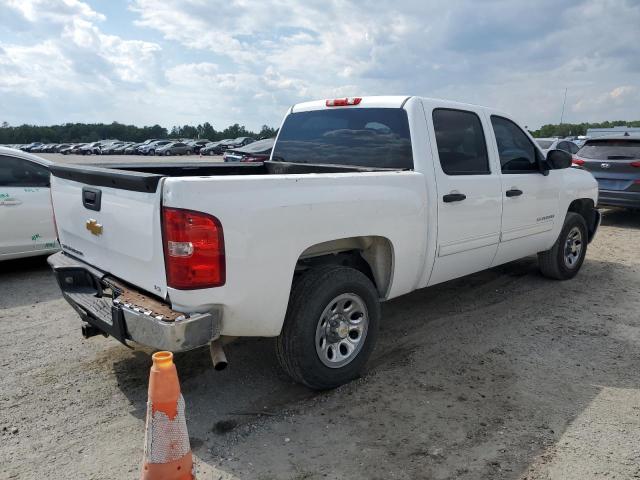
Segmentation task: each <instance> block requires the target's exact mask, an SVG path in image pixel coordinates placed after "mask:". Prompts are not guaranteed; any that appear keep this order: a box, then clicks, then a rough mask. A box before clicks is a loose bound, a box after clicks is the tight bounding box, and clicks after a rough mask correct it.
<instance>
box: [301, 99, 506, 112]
mask: <svg viewBox="0 0 640 480" xmlns="http://www.w3.org/2000/svg"><path fill="white" fill-rule="evenodd" d="M413 97H414V96H413V95H388V96H369V97H357V98H361V99H362V100H361V101H360V102H359V103H358V105H357V107H373V108H376V107H377V108H402V107H403V105H404V104H405V103H406V102H407V100H409V99H410V98H413ZM340 98H345V97H340ZM349 98H354V97H349ZM416 98H420V99H421V100H423V101H426V102H436V103H438V104H446V105H448V106H450V107H452V108H465V107H466V108H469V107H474V108H478V107H480V108H488V107H485V106H482V105H474V104H470V103H462V102H454V101H452V100H445V99H441V98H431V97H418V96H416ZM327 100H332V99H331V98H325V99H322V100H313V101H311V102H303V103H296V104H295V105H293V106H292V107H291V110H290V111H289V113H295V112H306V111H310V110H323V109H325V108H334V107H327V105H326V102H327ZM357 107H356V108H357ZM347 108H348V107H347ZM351 108H353V107H351ZM491 110H492V111H495V110H494V109H491Z"/></svg>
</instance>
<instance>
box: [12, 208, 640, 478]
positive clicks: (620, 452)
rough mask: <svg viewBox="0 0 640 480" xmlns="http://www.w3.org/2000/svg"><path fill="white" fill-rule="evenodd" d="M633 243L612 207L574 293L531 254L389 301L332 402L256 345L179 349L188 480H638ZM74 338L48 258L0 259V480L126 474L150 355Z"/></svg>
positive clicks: (137, 457)
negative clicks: (219, 368) (222, 358)
mask: <svg viewBox="0 0 640 480" xmlns="http://www.w3.org/2000/svg"><path fill="white" fill-rule="evenodd" d="M639 244H640V215H639V214H638V213H637V212H636V213H631V212H626V211H622V210H610V211H607V212H605V216H604V224H603V226H602V227H601V230H600V232H599V234H598V236H597V238H596V240H595V241H594V242H593V243H592V244H591V245H590V248H589V252H588V255H587V260H586V262H585V264H584V266H583V268H582V271H581V272H580V274H579V275H578V276H577V277H576V278H575V279H574V280H571V281H567V282H555V281H550V280H547V279H545V278H543V277H541V276H540V274H539V273H538V271H537V268H536V262H535V258H527V259H523V260H520V261H517V262H513V263H510V264H508V265H504V266H501V267H499V268H494V269H492V270H489V271H486V272H481V273H478V274H475V275H472V276H468V277H465V278H462V279H458V280H455V281H451V282H447V283H445V284H442V285H439V286H436V287H433V288H430V289H425V290H421V291H418V292H415V293H412V294H410V295H406V296H404V297H401V298H398V299H395V300H393V301H391V302H388V303H386V304H384V306H383V322H382V326H381V335H380V341H379V344H378V347H377V349H376V351H375V352H374V355H373V358H372V361H371V369H370V372H369V373H368V374H367V375H366V376H365V377H363V378H361V379H360V380H358V381H355V382H352V383H351V384H349V385H346V386H343V387H341V388H338V389H336V390H334V391H331V392H326V393H315V392H311V391H309V390H307V389H305V388H304V387H301V386H298V385H296V384H293V383H292V382H291V381H290V380H289V379H288V378H287V377H286V376H285V375H284V374H283V373H282V372H281V371H280V369H279V368H278V366H277V364H276V361H275V354H274V345H273V340H270V339H243V340H240V341H238V342H237V343H234V344H232V345H230V346H228V349H227V354H228V355H227V356H228V359H229V368H228V369H227V370H226V371H224V372H215V371H214V370H213V369H212V368H211V367H210V360H209V354H208V351H207V350H206V349H200V350H196V351H192V352H189V353H185V354H179V355H176V363H177V367H178V371H179V375H180V378H181V384H182V391H183V394H184V396H185V398H186V403H187V421H188V426H189V433H190V435H191V445H192V449H193V452H194V457H195V461H196V463H197V472H198V478H199V479H213V480H219V479H262V480H267V479H324V478H328V479H362V478H367V479H453V478H456V479H502V478H504V479H520V480H524V479H528V480H542V479H579V480H584V479H594V478H607V479H613V478H615V479H629V478H640V428H639V427H640V390H639V381H638V372H639V371H640V318H639V313H638V312H640V295H639V293H640V255H639V254H638V245H639ZM79 327H80V322H79V320H78V318H77V316H76V315H75V314H74V312H73V311H72V309H71V307H69V306H68V305H67V304H66V303H65V302H64V301H63V300H62V298H61V296H60V294H59V291H58V289H57V287H56V285H55V283H54V279H53V277H52V275H51V273H50V272H49V270H48V268H47V266H46V262H45V260H44V259H29V260H22V261H15V262H6V263H4V264H1V265H0V429H1V430H2V431H1V432H0V478H2V479H5V478H20V479H31V478H33V479H40V478H44V477H46V478H48V479H50V480H53V479H68V478H87V479H115V478H118V479H120V478H135V477H137V476H138V475H139V468H140V462H141V458H142V447H143V438H144V414H145V408H146V406H145V402H146V389H147V377H148V371H149V366H150V358H149V356H148V353H149V352H148V351H141V350H129V349H127V348H126V347H124V346H122V345H120V344H118V343H117V342H116V341H114V340H112V339H108V338H103V337H95V338H92V339H90V340H83V339H82V338H81V336H80V328H79Z"/></svg>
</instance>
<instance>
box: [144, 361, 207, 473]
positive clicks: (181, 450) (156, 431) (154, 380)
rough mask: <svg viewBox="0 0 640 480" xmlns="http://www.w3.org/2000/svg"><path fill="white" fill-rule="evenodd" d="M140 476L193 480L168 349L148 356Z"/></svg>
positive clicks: (181, 409)
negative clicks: (147, 391) (147, 389)
mask: <svg viewBox="0 0 640 480" xmlns="http://www.w3.org/2000/svg"><path fill="white" fill-rule="evenodd" d="M151 358H152V359H153V365H152V366H151V373H150V374H149V400H148V402H147V424H146V431H145V438H144V459H143V466H142V474H141V475H140V478H141V480H193V479H195V476H194V475H193V460H192V458H191V446H190V445H189V433H188V432H187V421H186V418H185V416H184V398H182V394H181V393H180V383H179V382H178V372H177V371H176V366H175V365H174V363H173V354H172V353H171V352H157V353H154V354H153V356H152V357H151Z"/></svg>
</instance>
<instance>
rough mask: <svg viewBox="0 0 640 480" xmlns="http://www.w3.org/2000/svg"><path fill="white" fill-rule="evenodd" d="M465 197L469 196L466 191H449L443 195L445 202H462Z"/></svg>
mask: <svg viewBox="0 0 640 480" xmlns="http://www.w3.org/2000/svg"><path fill="white" fill-rule="evenodd" d="M465 198H467V196H466V195H465V194H464V193H448V194H446V195H445V196H444V197H442V201H443V202H445V203H451V202H461V201H462V200H464V199H465Z"/></svg>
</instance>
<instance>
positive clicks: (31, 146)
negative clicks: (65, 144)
mask: <svg viewBox="0 0 640 480" xmlns="http://www.w3.org/2000/svg"><path fill="white" fill-rule="evenodd" d="M40 145H42V142H32V143H30V144H28V145H23V146H22V147H21V148H20V150H22V151H23V152H30V151H31V150H33V149H34V148H35V147H38V146H40Z"/></svg>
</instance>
